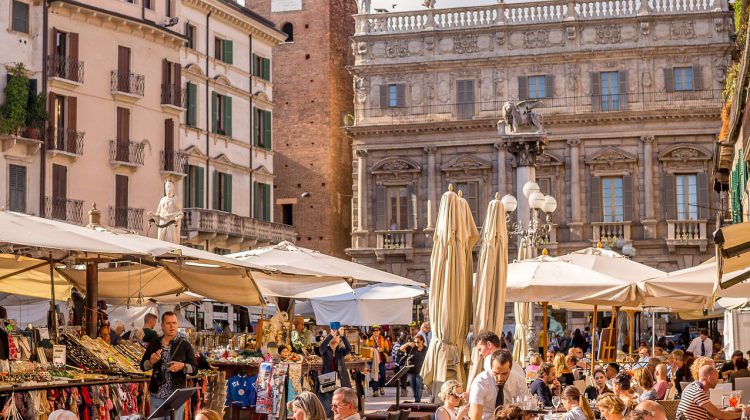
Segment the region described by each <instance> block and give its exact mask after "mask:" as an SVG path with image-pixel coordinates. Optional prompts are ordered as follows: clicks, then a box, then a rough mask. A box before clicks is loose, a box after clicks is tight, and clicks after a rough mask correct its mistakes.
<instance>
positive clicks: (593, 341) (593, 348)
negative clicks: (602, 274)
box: [591, 305, 598, 378]
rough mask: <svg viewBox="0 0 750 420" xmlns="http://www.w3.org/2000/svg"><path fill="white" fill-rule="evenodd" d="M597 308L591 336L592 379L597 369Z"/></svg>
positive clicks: (595, 308)
mask: <svg viewBox="0 0 750 420" xmlns="http://www.w3.org/2000/svg"><path fill="white" fill-rule="evenodd" d="M597 309H598V308H597V306H596V305H594V316H593V318H592V319H591V323H592V328H591V331H592V334H591V377H592V378H593V377H594V370H595V369H596V360H597V351H596V324H597V322H596V313H597Z"/></svg>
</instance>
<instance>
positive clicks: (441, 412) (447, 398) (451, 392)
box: [435, 380, 469, 420]
mask: <svg viewBox="0 0 750 420" xmlns="http://www.w3.org/2000/svg"><path fill="white" fill-rule="evenodd" d="M463 394H464V389H463V387H462V386H461V384H460V383H459V382H458V381H456V380H450V381H446V382H445V383H443V386H442V387H440V393H439V394H438V397H439V398H440V399H441V400H442V401H443V405H442V406H440V407H439V408H438V409H437V411H436V412H435V420H462V419H464V418H465V417H467V416H468V415H469V405H468V404H464V405H461V404H462V403H463Z"/></svg>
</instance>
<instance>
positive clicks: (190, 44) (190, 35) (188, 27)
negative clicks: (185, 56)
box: [185, 22, 198, 50]
mask: <svg viewBox="0 0 750 420" xmlns="http://www.w3.org/2000/svg"><path fill="white" fill-rule="evenodd" d="M197 30H198V28H197V27H196V26H195V25H193V24H192V23H190V22H186V23H185V38H187V41H185V48H189V49H191V50H195V36H196V31H197Z"/></svg>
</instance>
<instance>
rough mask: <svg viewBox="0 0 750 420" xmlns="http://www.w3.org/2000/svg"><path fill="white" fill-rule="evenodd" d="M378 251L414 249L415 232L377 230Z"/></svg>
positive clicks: (406, 230) (407, 230) (409, 230)
mask: <svg viewBox="0 0 750 420" xmlns="http://www.w3.org/2000/svg"><path fill="white" fill-rule="evenodd" d="M375 235H376V238H377V243H376V246H377V249H408V248H413V239H414V231H413V230H411V229H399V230H376V231H375Z"/></svg>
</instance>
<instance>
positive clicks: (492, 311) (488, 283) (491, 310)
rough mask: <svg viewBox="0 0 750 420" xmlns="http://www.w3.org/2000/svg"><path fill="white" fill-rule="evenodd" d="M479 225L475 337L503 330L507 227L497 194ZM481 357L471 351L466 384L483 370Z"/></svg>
mask: <svg viewBox="0 0 750 420" xmlns="http://www.w3.org/2000/svg"><path fill="white" fill-rule="evenodd" d="M486 215H487V216H486V217H485V219H484V226H482V248H481V250H480V252H479V260H478V262H477V276H476V284H475V285H474V299H473V303H474V320H473V331H474V334H479V333H481V332H482V331H502V330H503V319H504V318H505V282H506V280H507V277H506V276H507V274H508V228H507V226H506V224H505V207H504V206H503V203H502V202H501V201H500V200H499V195H498V194H496V195H495V199H494V200H492V201H490V204H489V205H488V206H487V213H486ZM482 366H483V364H482V355H481V354H480V353H479V350H477V349H476V347H475V348H473V349H471V367H470V368H469V373H468V381H467V383H469V384H470V383H471V381H472V379H473V378H474V377H475V376H476V375H477V374H478V373H480V372H481V371H482Z"/></svg>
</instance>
